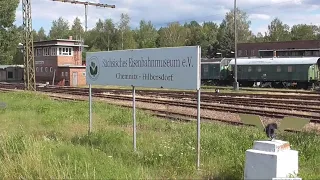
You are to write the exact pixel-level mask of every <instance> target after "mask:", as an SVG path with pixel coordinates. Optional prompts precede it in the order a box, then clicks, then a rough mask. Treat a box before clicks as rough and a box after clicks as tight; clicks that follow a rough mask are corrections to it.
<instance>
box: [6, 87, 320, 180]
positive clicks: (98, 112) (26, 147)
mask: <svg viewBox="0 0 320 180" xmlns="http://www.w3.org/2000/svg"><path fill="white" fill-rule="evenodd" d="M17 99H18V100H19V101H17ZM0 100H1V101H2V102H5V103H7V105H8V108H7V110H6V111H3V112H1V114H0V123H1V126H0V176H1V177H2V178H4V179H52V178H54V179H67V178H68V179H103V178H106V177H108V179H155V178H156V179H168V178H169V179H242V178H243V168H244V160H245V151H246V150H247V149H249V148H251V147H252V142H253V141H254V140H261V139H265V138H266V137H265V135H264V133H263V132H260V131H258V129H256V128H251V127H250V128H247V127H235V126H229V125H221V124H215V123H202V125H201V164H202V165H201V171H200V172H199V171H197V170H196V169H195V160H196V150H195V149H196V138H195V130H196V124H195V123H181V122H172V121H167V120H160V119H157V118H154V117H152V116H150V115H149V114H146V113H143V112H141V111H137V129H138V131H137V148H138V152H137V153H135V152H133V148H132V127H131V123H132V120H131V115H132V111H131V110H128V109H126V108H120V107H117V106H111V105H107V104H105V103H102V102H94V103H93V133H92V134H90V135H88V134H87V128H88V122H87V120H88V115H87V112H88V111H87V110H88V103H87V102H60V101H52V100H50V99H48V98H47V97H45V96H43V95H38V94H37V95H34V94H32V93H14V92H10V93H1V94H0ZM239 137H241V138H239ZM280 138H281V139H283V140H287V141H289V142H290V143H291V145H292V148H293V149H296V150H298V151H299V166H300V169H299V177H302V178H303V179H319V178H320V176H319V174H320V173H319V172H320V169H319V166H318V164H319V163H320V148H319V144H320V139H319V136H318V135H316V134H307V133H299V134H292V133H283V134H280Z"/></svg>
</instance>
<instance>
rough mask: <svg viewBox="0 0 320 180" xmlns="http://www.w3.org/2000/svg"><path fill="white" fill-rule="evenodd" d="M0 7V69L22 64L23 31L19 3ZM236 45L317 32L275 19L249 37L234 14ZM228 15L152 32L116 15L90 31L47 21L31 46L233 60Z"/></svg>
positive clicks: (245, 23)
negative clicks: (188, 50) (192, 49)
mask: <svg viewBox="0 0 320 180" xmlns="http://www.w3.org/2000/svg"><path fill="white" fill-rule="evenodd" d="M8 2H9V3H3V4H2V1H0V7H1V8H3V9H5V11H2V10H1V11H0V64H22V63H23V59H22V54H21V51H19V49H18V48H17V46H18V44H19V42H22V40H23V31H22V30H23V29H22V27H21V26H20V27H16V26H14V25H13V22H14V19H15V10H16V8H17V6H18V2H19V1H18V0H11V1H8ZM236 11H237V14H238V15H237V20H236V21H237V33H238V43H244V42H274V41H294V40H313V39H320V27H319V26H315V25H307V24H297V25H294V26H292V27H290V26H289V25H287V24H285V23H283V22H282V21H281V20H280V19H279V18H275V19H273V20H272V21H271V22H270V24H269V25H268V31H267V32H266V33H265V34H262V33H260V32H259V33H257V34H254V33H252V31H250V26H251V21H250V20H249V18H248V15H247V13H246V12H244V11H241V10H240V9H237V10H236ZM233 14H234V13H233V10H231V11H229V12H228V13H226V15H225V17H224V19H223V20H222V22H221V23H220V24H217V23H214V22H211V21H207V22H204V23H203V24H199V23H198V22H196V21H191V22H188V23H184V24H181V23H179V22H172V23H169V24H167V25H166V26H163V27H160V28H158V29H157V28H156V26H155V25H154V24H153V23H152V22H151V21H147V20H141V21H140V25H139V27H137V28H132V27H130V26H129V24H130V21H131V19H130V16H129V15H128V14H121V17H120V21H119V22H117V23H116V22H115V21H114V20H112V19H99V20H98V22H97V23H96V25H95V27H94V28H92V29H90V30H88V31H87V32H85V31H84V28H83V26H84V25H82V24H81V21H80V19H79V18H75V19H74V21H73V22H71V23H70V25H69V22H68V21H67V20H65V19H63V18H62V17H60V18H59V19H57V20H54V21H53V22H52V26H51V29H50V30H49V32H48V33H46V32H45V30H44V28H43V27H41V28H40V29H39V30H33V37H34V41H41V40H49V39H57V38H59V39H67V38H68V37H69V36H72V37H73V39H80V38H82V39H84V43H85V44H86V45H88V46H89V48H87V49H86V51H107V50H110V51H112V50H119V49H136V48H156V47H173V46H192V45H200V46H201V49H202V57H209V58H210V57H220V56H221V55H220V54H219V55H217V53H221V54H222V56H223V57H232V56H233V53H232V52H233V51H234V16H233Z"/></svg>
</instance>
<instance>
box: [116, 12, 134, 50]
mask: <svg viewBox="0 0 320 180" xmlns="http://www.w3.org/2000/svg"><path fill="white" fill-rule="evenodd" d="M129 23H130V17H129V15H128V14H124V13H122V14H121V17H120V23H119V26H118V30H115V32H116V34H117V37H116V38H115V39H117V40H120V41H118V49H135V48H136V47H137V46H138V45H137V43H136V41H135V38H134V32H133V31H132V30H131V28H130V26H129Z"/></svg>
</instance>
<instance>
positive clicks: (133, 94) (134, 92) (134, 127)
mask: <svg viewBox="0 0 320 180" xmlns="http://www.w3.org/2000/svg"><path fill="white" fill-rule="evenodd" d="M132 110H133V114H132V120H133V150H134V151H136V150H137V123H136V88H135V87H134V86H132Z"/></svg>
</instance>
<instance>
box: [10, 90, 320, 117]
mask: <svg viewBox="0 0 320 180" xmlns="http://www.w3.org/2000/svg"><path fill="white" fill-rule="evenodd" d="M10 88H11V89H13V86H10V87H9V89H10ZM22 88H23V86H20V88H19V87H18V88H17V89H22ZM38 90H39V91H51V90H53V91H55V92H67V91H68V92H70V93H73V94H75V93H84V94H85V93H88V91H87V90H88V89H86V88H72V87H58V88H55V87H49V88H47V87H38ZM70 93H69V94H70ZM103 93H112V94H131V92H130V91H128V90H119V89H112V90H109V89H108V90H105V89H93V94H103ZM137 94H138V95H142V96H150V97H164V98H172V99H185V100H190V101H196V96H194V95H192V94H188V93H187V94H186V93H185V92H182V93H179V94H178V93H177V92H175V93H168V92H159V91H156V92H154V91H152V92H150V91H147V92H145V91H138V92H137ZM109 98H110V97H109ZM201 101H202V102H206V103H219V104H229V105H239V106H248V107H260V108H273V109H282V110H296V111H304V112H310V113H318V114H320V108H318V107H310V106H319V105H320V102H319V101H306V100H287V99H286V100H285V99H268V98H250V97H249V98H248V97H233V96H217V95H212V93H211V94H209V95H204V96H203V97H201ZM301 105H304V106H301Z"/></svg>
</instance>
